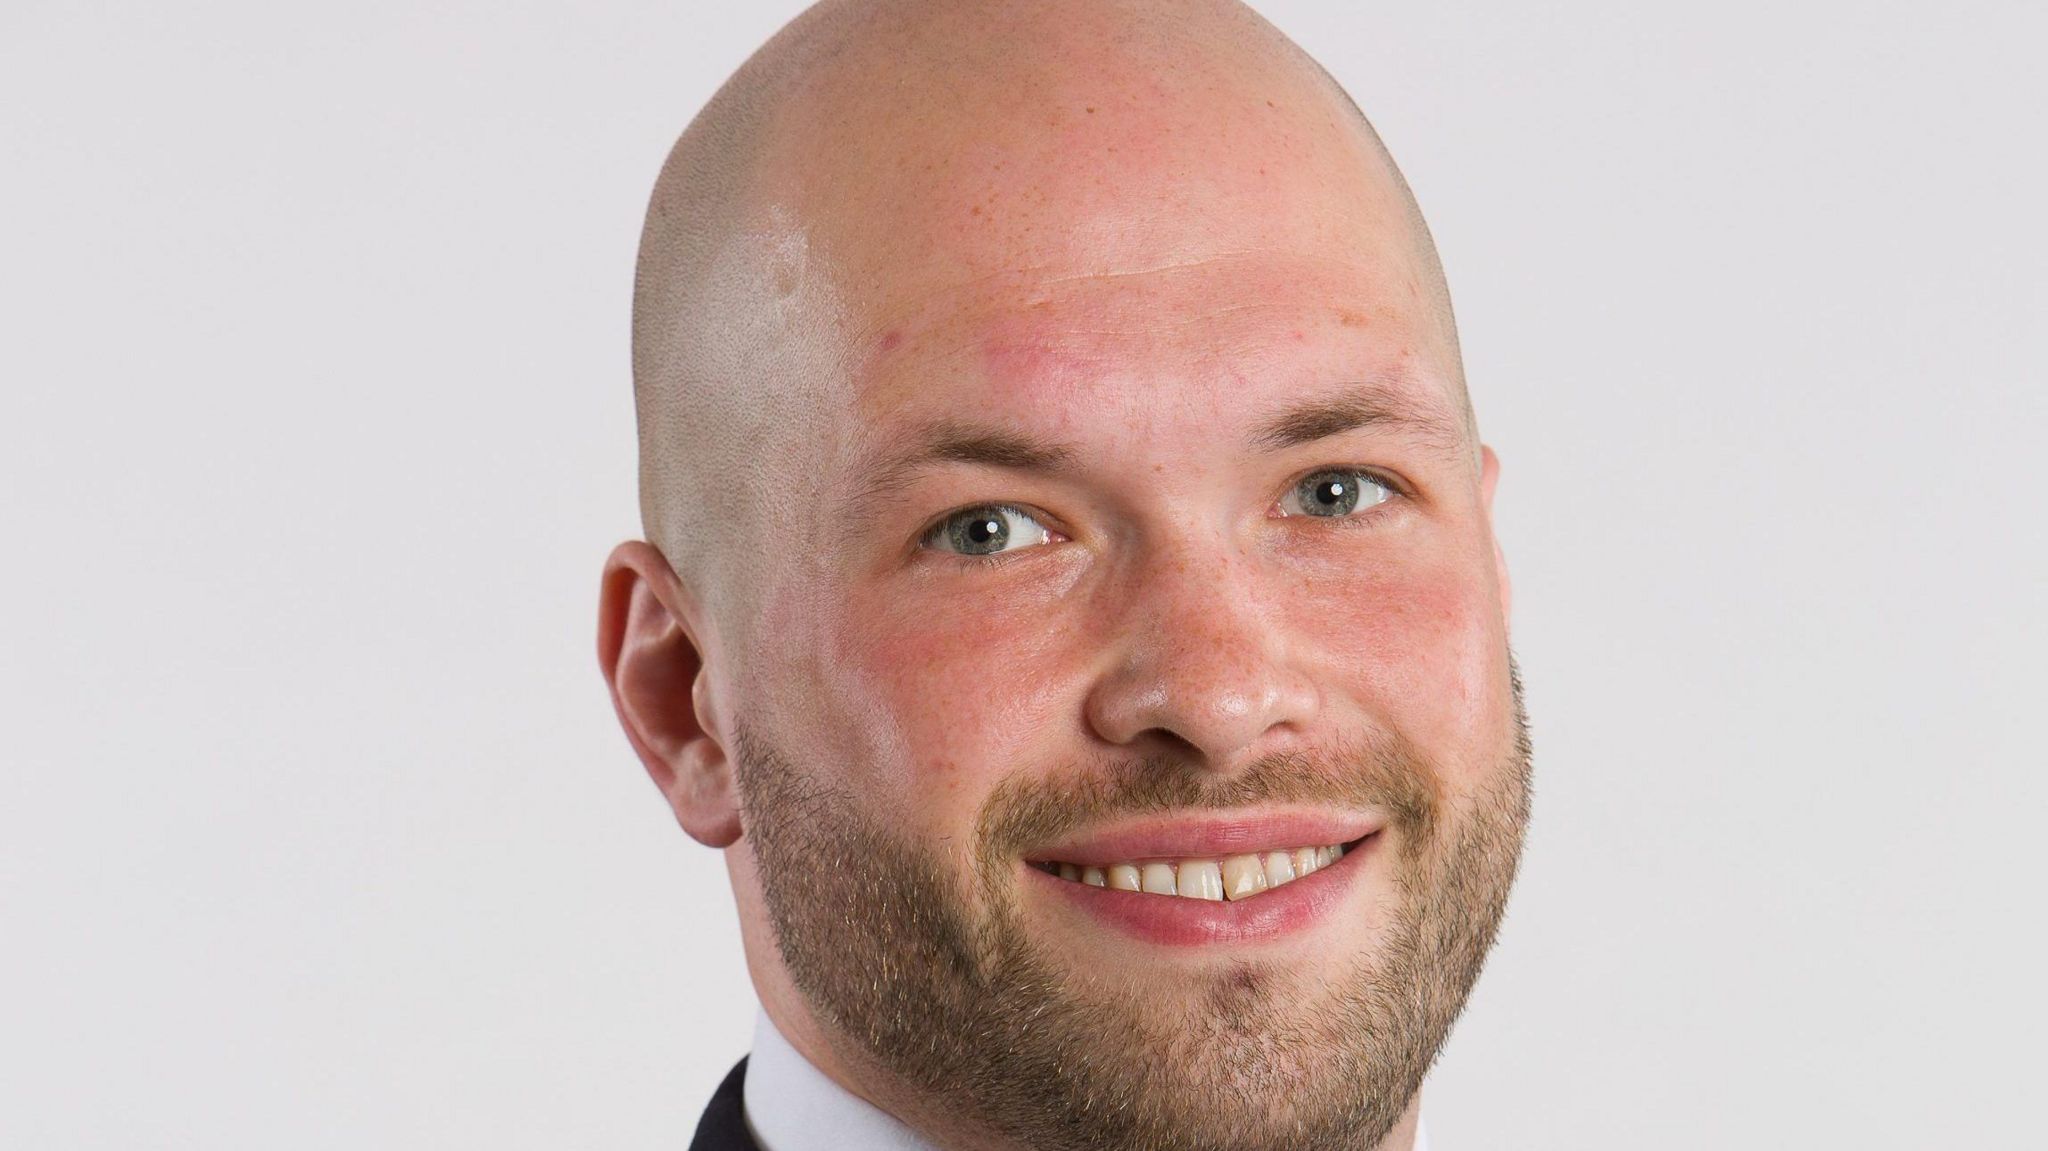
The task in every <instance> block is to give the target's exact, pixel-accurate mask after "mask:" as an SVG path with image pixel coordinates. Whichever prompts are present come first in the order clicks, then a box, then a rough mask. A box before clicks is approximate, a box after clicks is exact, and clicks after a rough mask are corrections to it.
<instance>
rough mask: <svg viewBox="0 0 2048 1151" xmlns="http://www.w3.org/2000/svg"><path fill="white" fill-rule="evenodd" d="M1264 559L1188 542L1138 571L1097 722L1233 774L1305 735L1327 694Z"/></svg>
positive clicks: (1091, 719) (1134, 744)
mask: <svg viewBox="0 0 2048 1151" xmlns="http://www.w3.org/2000/svg"><path fill="white" fill-rule="evenodd" d="M1266 578H1267V577H1262V574H1261V572H1260V571H1259V569H1258V568H1257V566H1256V564H1255V561H1253V560H1250V559H1248V558H1246V557H1244V556H1242V555H1239V554H1233V553H1229V552H1226V551H1224V550H1223V549H1220V548H1213V547H1212V548H1208V549H1203V550H1197V549H1192V548H1190V549H1183V550H1182V551H1180V552H1179V553H1177V554H1176V555H1175V556H1174V557H1171V558H1167V559H1164V560H1163V561H1161V562H1155V563H1152V564H1150V565H1148V567H1147V568H1146V570H1144V571H1141V572H1135V573H1133V574H1132V576H1131V578H1130V580H1129V582H1128V584H1127V585H1126V586H1127V588H1128V589H1129V594H1128V596H1127V597H1126V599H1125V601H1124V604H1123V607H1124V610H1123V611H1121V612H1119V613H1117V623H1116V624H1115V625H1113V626H1109V627H1107V628H1105V631H1106V633H1107V634H1110V635H1113V636H1115V637H1116V639H1115V640H1114V642H1113V645H1112V646H1113V649H1114V651H1113V654H1112V655H1111V656H1110V658H1109V659H1108V660H1107V661H1106V670H1105V671H1104V672H1103V674H1102V675H1101V677H1100V678H1099V679H1098V680H1097V681H1096V682H1095V683H1094V684H1093V685H1091V688H1090V691H1089V695H1088V703H1087V716H1088V723H1089V725H1090V726H1091V727H1092V728H1093V729H1094V731H1095V733H1096V735H1097V736H1099V737H1100V738H1102V739H1104V740H1107V741H1108V742H1110V743H1113V744H1116V745H1118V746H1119V747H1128V748H1131V749H1132V750H1140V751H1151V750H1155V749H1153V748H1144V747H1141V746H1140V745H1142V744H1144V743H1146V742H1148V741H1152V742H1164V743H1168V744H1172V745H1174V746H1175V749H1176V750H1178V751H1180V752H1183V753H1187V752H1190V750H1191V751H1192V754H1193V755H1195V756H1198V757H1199V762H1200V763H1201V765H1202V766H1204V767H1206V768H1208V769H1209V770H1212V771H1216V772H1220V773H1224V774H1231V773H1235V772H1237V771H1238V770H1240V769H1242V768H1243V767H1244V766H1246V765H1248V764H1250V763H1252V762H1253V761H1255V760H1256V759H1258V757H1260V756H1261V755H1265V754H1269V753H1270V752H1271V751H1273V750H1275V748H1276V746H1277V744H1278V743H1279V741H1281V740H1284V739H1287V738H1289V736H1290V735H1299V734H1301V732H1302V731H1303V730H1304V729H1305V728H1306V726H1307V725H1308V723H1309V722H1310V720H1311V719H1313V717H1314V716H1315V713H1316V710H1317V707H1318V706H1319V700H1320V694H1319V692H1318V691H1317V689H1316V684H1315V682H1314V680H1313V679H1312V678H1310V677H1309V675H1307V674H1306V672H1305V671H1304V670H1303V668H1302V666H1301V664H1300V662H1299V659H1298V653H1299V651H1300V645H1299V643H1297V642H1296V641H1297V637H1295V636H1292V635H1289V634H1286V631H1285V629H1284V627H1283V626H1282V625H1281V621H1280V620H1279V619H1277V618H1275V615H1274V613H1271V612H1269V611H1267V610H1266V609H1265V599H1266V596H1265V594H1264V592H1265V591H1266V588H1265V587H1264V583H1265V579H1266Z"/></svg>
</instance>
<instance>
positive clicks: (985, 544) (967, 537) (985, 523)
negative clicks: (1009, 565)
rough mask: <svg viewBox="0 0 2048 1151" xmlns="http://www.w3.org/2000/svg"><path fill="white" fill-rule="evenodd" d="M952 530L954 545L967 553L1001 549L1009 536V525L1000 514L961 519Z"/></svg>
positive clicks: (979, 553)
mask: <svg viewBox="0 0 2048 1151" xmlns="http://www.w3.org/2000/svg"><path fill="white" fill-rule="evenodd" d="M952 531H953V533H954V534H953V544H954V546H955V547H957V548H959V549H960V550H961V551H963V552H966V553H967V554H969V555H987V554H989V553H990V552H998V551H1001V550H1003V544H1004V543H1005V542H1006V541H1008V540H1009V538H1010V525H1008V524H1006V523H1004V522H1003V518H1002V517H1001V516H992V515H979V516H976V517H974V518H973V519H970V520H961V521H960V522H959V524H958V526H956V527H954V528H953V529H952Z"/></svg>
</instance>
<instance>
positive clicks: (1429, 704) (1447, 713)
mask: <svg viewBox="0 0 2048 1151" xmlns="http://www.w3.org/2000/svg"><path fill="white" fill-rule="evenodd" d="M1482 575H1484V576H1485V577H1486V578H1481V576H1482ZM1490 577H1491V568H1490V565H1489V566H1488V567H1487V568H1486V569H1484V571H1483V572H1482V571H1481V569H1479V568H1477V567H1474V566H1470V565H1457V566H1445V567H1439V568H1433V569H1414V570H1389V571H1384V572H1380V573H1377V574H1373V575H1369V576H1362V577H1359V576H1354V577H1351V578H1348V579H1347V580H1345V581H1344V583H1343V584H1342V585H1341V587H1340V590H1341V593H1342V594H1339V595H1336V596H1324V597H1315V598H1314V600H1313V601H1312V602H1311V603H1308V604H1305V605H1304V607H1305V609H1307V610H1306V611H1305V613H1304V614H1303V615H1301V616H1299V617H1297V619H1296V627H1297V631H1296V634H1297V635H1313V636H1322V637H1327V638H1326V639H1323V640H1320V641H1318V642H1319V644H1320V650H1321V652H1322V655H1323V666H1322V668H1321V669H1320V672H1319V673H1320V674H1322V675H1324V676H1326V677H1327V682H1329V683H1330V684H1331V686H1332V688H1333V692H1332V694H1333V695H1337V696H1340V697H1341V696H1345V695H1348V696H1350V697H1351V699H1352V700H1353V701H1355V703H1356V705H1357V706H1359V707H1361V708H1362V709H1364V710H1365V711H1366V712H1367V715H1368V717H1369V718H1370V719H1379V720H1382V721H1383V722H1388V723H1392V724H1393V725H1395V726H1396V727H1397V728H1399V730H1400V731H1401V732H1402V733H1403V734H1405V735H1407V736H1408V737H1409V738H1410V739H1412V740H1414V741H1415V742H1416V743H1417V744H1418V745H1420V746H1421V747H1422V749H1423V750H1424V751H1426V752H1427V753H1428V754H1429V755H1430V757H1431V758H1432V760H1433V761H1434V762H1435V763H1436V764H1437V765H1438V766H1439V767H1440V768H1441V769H1442V770H1443V771H1444V772H1445V773H1446V774H1447V775H1449V776H1452V777H1453V778H1452V779H1449V780H1447V781H1446V782H1450V783H1453V784H1454V785H1456V786H1457V788H1458V790H1461V791H1463V790H1469V789H1470V787H1471V786H1472V785H1473V784H1475V783H1476V782H1477V781H1478V778H1479V777H1480V776H1481V775H1483V774H1484V773H1485V772H1487V771H1489V770H1491V768H1492V761H1493V760H1494V759H1495V758H1496V757H1497V749H1498V747H1499V746H1500V741H1501V740H1502V738H1504V732H1505V731H1506V728H1507V726H1508V713H1509V711H1510V709H1511V701H1510V698H1509V691H1508V672H1507V645H1506V633H1505V631H1504V630H1503V627H1502V623H1501V619H1500V604H1499V597H1498V595H1497V593H1496V592H1495V590H1494V586H1493V584H1492V582H1491V578H1490ZM1311 619H1313V620H1314V621H1317V622H1316V624H1315V627H1314V628H1313V629H1312V628H1311V627H1310V623H1311Z"/></svg>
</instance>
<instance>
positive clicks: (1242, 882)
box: [1223, 855, 1266, 899]
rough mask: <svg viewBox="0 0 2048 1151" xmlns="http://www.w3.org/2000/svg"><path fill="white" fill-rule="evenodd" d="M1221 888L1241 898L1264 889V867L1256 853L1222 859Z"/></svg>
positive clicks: (1234, 896) (1235, 897) (1233, 897)
mask: <svg viewBox="0 0 2048 1151" xmlns="http://www.w3.org/2000/svg"><path fill="white" fill-rule="evenodd" d="M1223 890H1224V891H1225V892H1227V893H1229V895H1230V898H1232V899H1243V898H1244V897H1245V896H1247V895H1257V894H1258V893H1259V892H1261V891H1264V890H1266V867H1265V865H1264V864H1262V863H1260V862H1259V857H1258V856H1256V855H1233V856H1231V857H1230V858H1229V859H1226V860H1224V861H1223Z"/></svg>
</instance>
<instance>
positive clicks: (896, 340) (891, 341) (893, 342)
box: [879, 328, 903, 353]
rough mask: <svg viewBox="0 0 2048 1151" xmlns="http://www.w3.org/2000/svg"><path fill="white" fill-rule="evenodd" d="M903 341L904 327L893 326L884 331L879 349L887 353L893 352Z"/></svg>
mask: <svg viewBox="0 0 2048 1151" xmlns="http://www.w3.org/2000/svg"><path fill="white" fill-rule="evenodd" d="M901 343H903V331H902V329H900V328H891V329H890V330H889V331H887V332H884V333H882V339H881V341H880V349H879V350H880V351H882V352H885V353H886V352H893V351H895V350H896V348H897V346H898V345H900V344H901Z"/></svg>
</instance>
